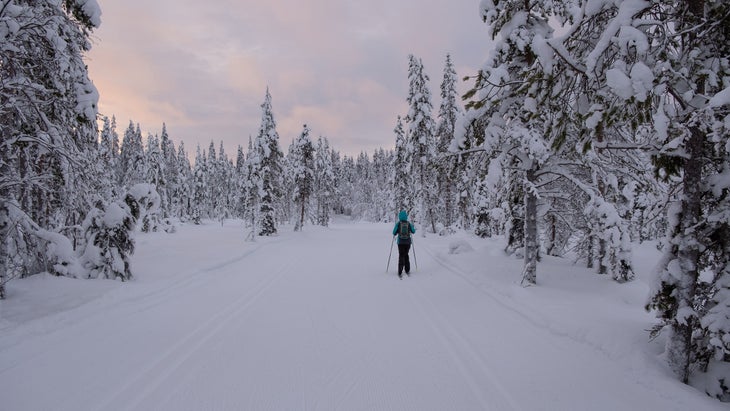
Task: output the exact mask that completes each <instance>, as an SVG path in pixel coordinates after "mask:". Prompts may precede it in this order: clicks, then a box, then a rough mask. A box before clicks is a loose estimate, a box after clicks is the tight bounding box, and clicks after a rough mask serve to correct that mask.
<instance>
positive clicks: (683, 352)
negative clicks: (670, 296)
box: [667, 127, 704, 383]
mask: <svg viewBox="0 0 730 411" xmlns="http://www.w3.org/2000/svg"><path fill="white" fill-rule="evenodd" d="M703 142H704V135H703V134H702V132H701V131H700V130H699V129H697V128H696V127H692V128H690V137H689V140H688V141H687V143H686V150H687V154H688V157H687V158H686V159H685V161H684V168H683V169H684V176H683V178H682V185H683V187H684V192H683V196H682V211H681V214H680V219H679V224H678V227H677V232H678V233H679V234H678V237H679V239H680V242H679V244H678V247H677V255H676V258H677V260H678V262H679V267H680V270H681V275H682V277H681V279H680V280H679V281H678V283H677V288H676V290H675V292H674V295H675V299H676V310H677V311H676V312H675V317H674V319H673V321H672V323H671V335H670V338H669V339H668V340H667V357H668V360H669V364H670V366H671V367H672V369H673V370H674V372H675V373H677V375H678V376H679V378H680V379H681V380H682V382H684V383H687V382H688V381H689V374H690V369H689V368H690V363H691V358H690V357H691V352H692V331H693V330H694V329H695V328H696V327H697V324H696V322H697V317H696V316H688V317H686V316H685V315H686V314H688V313H694V310H693V301H694V297H695V293H696V291H697V279H698V277H699V258H700V250H699V244H698V242H697V238H696V236H697V232H696V228H695V226H696V225H697V223H698V222H699V221H700V219H701V217H702V215H701V213H702V209H701V205H702V203H701V201H702V191H701V183H702V145H703Z"/></svg>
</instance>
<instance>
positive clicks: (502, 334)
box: [0, 224, 696, 410]
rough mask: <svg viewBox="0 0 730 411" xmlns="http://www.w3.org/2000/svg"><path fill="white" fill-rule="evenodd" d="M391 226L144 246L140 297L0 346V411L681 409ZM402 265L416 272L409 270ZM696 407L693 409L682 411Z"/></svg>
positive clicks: (102, 300)
mask: <svg viewBox="0 0 730 411" xmlns="http://www.w3.org/2000/svg"><path fill="white" fill-rule="evenodd" d="M389 230H390V226H389V225H384V224H341V225H334V226H333V227H331V228H329V229H322V228H318V227H309V226H308V227H306V230H305V231H304V232H301V233H292V232H284V233H283V234H281V235H280V236H278V237H274V238H267V239H261V240H259V241H258V242H256V243H246V242H243V241H241V237H242V233H241V232H240V229H239V228H236V227H225V228H223V229H221V228H220V226H218V227H215V226H207V227H201V228H196V227H186V228H185V229H184V230H181V232H180V233H178V234H175V235H173V236H168V235H164V234H160V235H151V236H146V237H143V238H142V239H141V240H140V247H139V251H138V254H137V255H136V256H135V261H136V262H137V266H136V269H137V272H138V279H137V281H134V282H132V283H130V284H125V285H123V286H120V287H114V288H110V289H109V291H106V292H104V293H102V294H100V295H99V296H98V297H97V298H95V299H92V300H91V301H88V302H85V303H83V304H80V305H79V306H78V307H76V308H73V309H70V310H67V311H65V312H62V313H59V314H55V315H51V316H47V317H42V318H39V319H35V320H29V321H27V322H24V323H22V324H20V325H18V326H14V327H13V326H8V327H6V328H5V329H4V330H3V334H2V336H0V408H2V409H4V410H51V409H52V410H153V409H154V410H243V409H247V410H345V409H346V410H536V409H545V410H556V409H561V410H569V409H592V410H617V409H625V410H631V409H648V408H646V407H647V406H648V407H649V408H650V409H663V410H672V409H677V410H680V409H693V404H686V403H684V402H683V401H684V400H683V399H684V398H686V396H675V395H673V394H672V392H665V391H663V390H662V391H661V392H653V391H655V390H656V387H657V384H654V383H649V384H647V383H646V381H645V378H647V376H646V375H644V374H643V372H642V371H636V370H631V369H630V368H629V369H627V367H626V365H625V364H622V363H620V362H618V363H616V362H612V361H611V360H610V359H607V358H606V356H605V355H604V354H603V353H601V352H600V351H599V350H597V349H596V348H595V347H593V346H591V345H589V344H586V343H585V342H581V341H579V340H576V339H575V338H571V335H566V334H561V333H559V332H555V331H554V330H552V329H551V328H550V327H547V326H544V325H543V324H541V323H540V322H539V321H538V320H536V319H535V318H533V317H532V316H531V315H530V314H529V311H527V310H523V309H521V307H515V306H511V305H509V304H508V303H506V302H505V300H504V299H500V298H499V296H498V295H496V294H495V295H493V294H491V293H490V292H489V291H488V290H485V289H483V288H480V287H477V286H475V285H474V284H473V283H471V282H470V281H469V280H468V278H466V277H465V276H463V275H462V273H460V272H459V270H458V269H456V268H452V265H450V264H449V263H448V261H446V257H444V256H443V255H442V254H441V253H439V252H438V250H437V249H436V248H435V246H434V244H433V243H432V242H431V241H430V240H429V239H428V238H426V239H422V238H420V237H416V252H417V253H418V254H417V257H418V265H419V269H418V271H416V272H414V273H413V275H412V276H411V277H410V278H404V279H403V280H402V281H400V280H398V279H397V277H396V276H395V274H394V272H395V265H396V264H395V263H394V262H397V255H396V254H397V250H396V249H395V247H394V250H393V253H394V255H393V261H391V269H390V274H386V273H385V264H386V261H387V253H388V246H389V245H390V236H389V233H388V231H389ZM412 264H413V261H412ZM695 404H696V403H695Z"/></svg>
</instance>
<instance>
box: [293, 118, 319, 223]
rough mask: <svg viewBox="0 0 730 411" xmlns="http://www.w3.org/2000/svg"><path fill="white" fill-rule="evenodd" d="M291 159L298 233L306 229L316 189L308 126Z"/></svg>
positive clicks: (297, 142) (312, 150) (297, 141)
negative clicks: (307, 216)
mask: <svg viewBox="0 0 730 411" xmlns="http://www.w3.org/2000/svg"><path fill="white" fill-rule="evenodd" d="M289 159H290V164H291V167H292V170H293V176H294V201H296V203H297V206H298V207H297V208H298V216H297V221H296V224H295V226H294V230H295V231H298V230H301V229H302V228H303V227H304V219H305V217H306V214H307V208H308V206H309V200H310V197H311V196H312V190H313V188H314V146H313V145H312V140H311V139H310V138H309V128H308V127H307V125H306V124H305V125H304V127H303V129H302V133H301V134H300V135H299V137H298V138H297V139H296V140H295V141H294V142H293V144H292V149H291V150H290V155H289Z"/></svg>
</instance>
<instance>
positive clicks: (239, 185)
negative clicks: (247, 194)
mask: <svg viewBox="0 0 730 411" xmlns="http://www.w3.org/2000/svg"><path fill="white" fill-rule="evenodd" d="M245 178H246V154H245V153H244V151H243V146H242V145H240V144H239V145H238V148H237V149H236V166H235V168H234V170H233V179H234V182H233V184H234V189H233V194H234V204H235V206H234V208H233V210H234V212H233V215H235V216H236V217H237V218H245V217H244V215H245V201H244V196H242V195H241V194H242V193H243V192H244V187H245V183H244V179H245Z"/></svg>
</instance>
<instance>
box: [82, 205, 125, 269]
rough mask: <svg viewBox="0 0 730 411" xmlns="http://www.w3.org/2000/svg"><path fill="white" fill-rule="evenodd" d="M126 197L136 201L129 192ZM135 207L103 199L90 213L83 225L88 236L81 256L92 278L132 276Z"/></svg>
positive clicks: (85, 235) (85, 234)
mask: <svg viewBox="0 0 730 411" xmlns="http://www.w3.org/2000/svg"><path fill="white" fill-rule="evenodd" d="M126 199H127V200H128V201H129V202H132V201H134V200H133V198H132V196H131V195H129V194H127V196H126ZM131 210H132V209H131V208H130V206H129V204H127V203H125V202H124V201H116V202H111V203H110V204H108V205H106V206H105V205H104V204H103V203H101V202H99V203H98V204H97V206H96V207H95V208H93V209H92V210H91V211H90V212H89V213H88V214H87V215H86V219H85V220H84V222H83V224H82V225H81V229H82V230H83V232H84V237H85V239H86V243H85V244H86V245H85V248H84V251H83V253H82V255H81V260H82V263H83V265H84V268H85V269H86V270H87V276H88V278H106V279H117V278H119V279H120V280H122V281H126V280H130V279H132V271H131V267H130V262H129V258H130V256H131V255H132V254H133V253H134V238H133V233H134V229H135V225H136V218H135V217H134V216H133V215H132V211H131ZM134 210H135V211H137V212H138V209H137V208H134Z"/></svg>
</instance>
